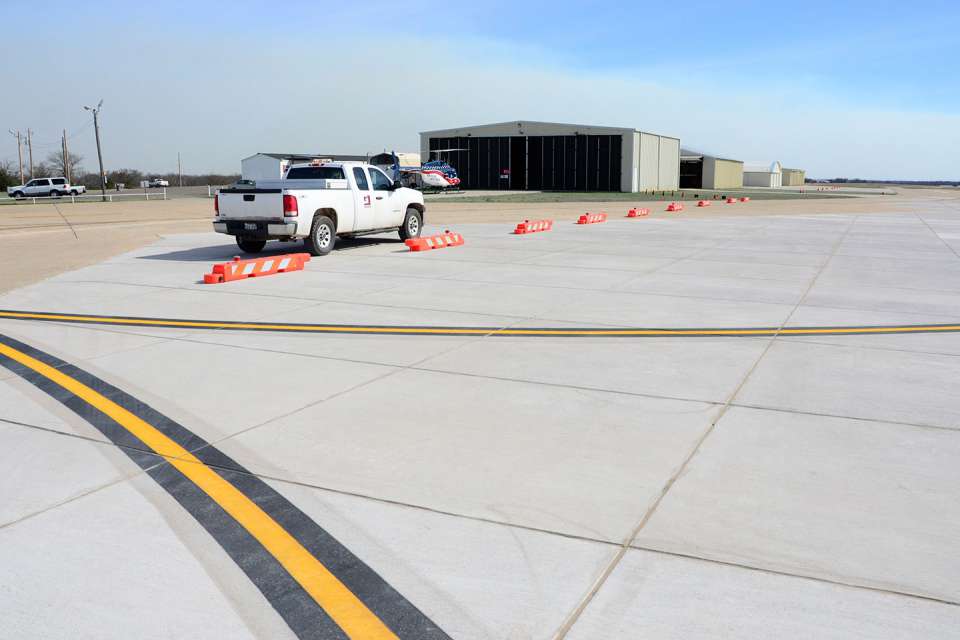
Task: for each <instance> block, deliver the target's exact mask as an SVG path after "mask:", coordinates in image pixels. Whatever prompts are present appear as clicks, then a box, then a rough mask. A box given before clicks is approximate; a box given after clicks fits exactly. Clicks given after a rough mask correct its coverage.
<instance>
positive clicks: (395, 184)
mask: <svg viewBox="0 0 960 640" xmlns="http://www.w3.org/2000/svg"><path fill="white" fill-rule="evenodd" d="M402 188H403V184H401V183H400V181H399V180H394V181H393V184H391V185H390V190H391V191H396V190H397V189H402Z"/></svg>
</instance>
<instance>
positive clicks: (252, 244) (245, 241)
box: [237, 236, 267, 253]
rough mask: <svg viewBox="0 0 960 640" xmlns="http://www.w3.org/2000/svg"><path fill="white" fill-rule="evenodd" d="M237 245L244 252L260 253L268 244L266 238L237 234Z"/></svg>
mask: <svg viewBox="0 0 960 640" xmlns="http://www.w3.org/2000/svg"><path fill="white" fill-rule="evenodd" d="M237 246H238V247H240V251H243V252H244V253H260V252H261V251H263V248H264V247H265V246H267V241H266V240H254V239H253V238H244V237H243V236H237Z"/></svg>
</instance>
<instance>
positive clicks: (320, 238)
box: [303, 216, 337, 256]
mask: <svg viewBox="0 0 960 640" xmlns="http://www.w3.org/2000/svg"><path fill="white" fill-rule="evenodd" d="M336 242H337V228H336V226H334V224H333V220H331V219H330V218H328V217H327V216H317V217H315V218H314V219H313V226H311V227H310V235H309V236H308V237H307V238H306V239H305V240H304V241H303V245H304V247H305V248H306V249H307V251H309V252H310V255H314V256H325V255H327V254H328V253H330V252H331V251H332V250H333V245H334V244H336Z"/></svg>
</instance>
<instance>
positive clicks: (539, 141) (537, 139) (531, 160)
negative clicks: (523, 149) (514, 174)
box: [527, 136, 546, 190]
mask: <svg viewBox="0 0 960 640" xmlns="http://www.w3.org/2000/svg"><path fill="white" fill-rule="evenodd" d="M544 140H546V138H544V137H542V136H531V137H530V138H527V189H533V190H540V189H543V188H544V187H543V182H544V176H543V173H544V171H543V156H544V153H543V142H544Z"/></svg>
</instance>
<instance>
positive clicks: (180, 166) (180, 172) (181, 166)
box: [177, 151, 183, 187]
mask: <svg viewBox="0 0 960 640" xmlns="http://www.w3.org/2000/svg"><path fill="white" fill-rule="evenodd" d="M177 175H178V176H180V184H179V185H177V186H180V187H182V186H183V165H181V164H180V152H179V151H177Z"/></svg>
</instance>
